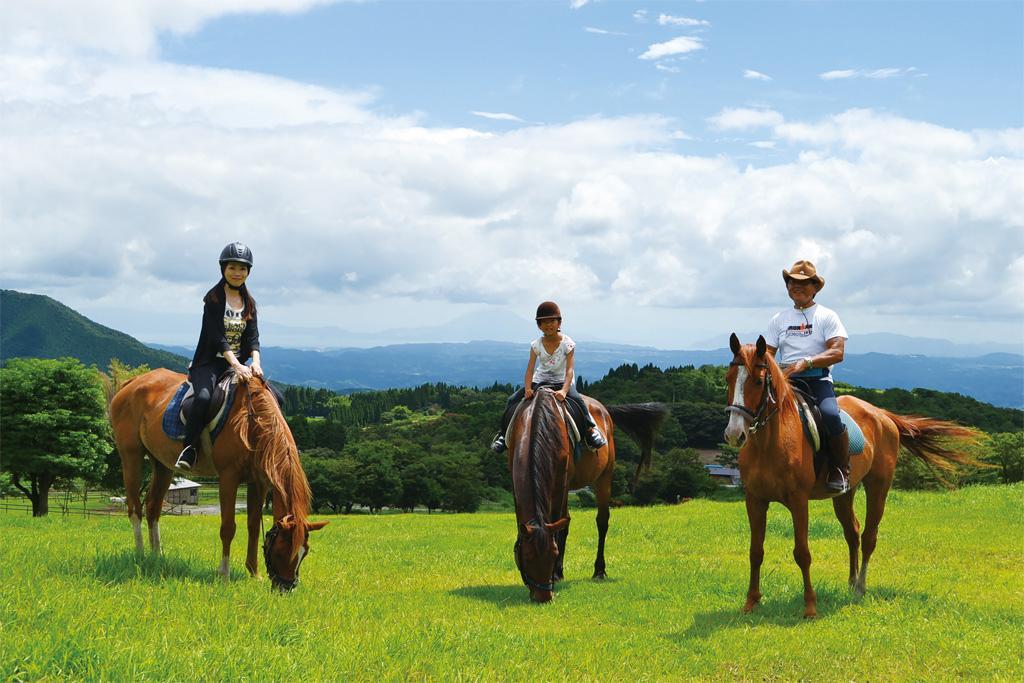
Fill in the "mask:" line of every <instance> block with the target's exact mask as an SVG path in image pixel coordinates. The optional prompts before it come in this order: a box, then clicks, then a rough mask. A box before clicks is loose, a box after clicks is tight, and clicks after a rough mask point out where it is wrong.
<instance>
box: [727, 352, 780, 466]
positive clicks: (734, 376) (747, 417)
mask: <svg viewBox="0 0 1024 683" xmlns="http://www.w3.org/2000/svg"><path fill="white" fill-rule="evenodd" d="M729 349H730V350H731V351H732V353H733V359H732V362H731V363H729V372H728V373H726V375H725V380H726V384H727V386H728V397H727V402H728V405H727V406H726V408H725V410H726V412H728V413H729V424H728V425H727V426H726V428H725V440H726V442H727V443H728V444H729V445H730V446H736V445H742V444H743V443H744V442H745V441H746V440H747V439H748V438H749V437H750V435H751V434H753V433H755V432H756V431H757V430H758V429H760V428H761V427H762V426H764V424H765V422H766V421H767V419H768V418H769V417H770V416H771V414H772V413H773V412H774V410H771V409H773V408H775V407H776V406H777V402H776V399H775V395H774V388H773V387H774V385H773V380H772V366H774V365H775V361H774V360H773V359H772V357H771V354H769V353H767V351H768V343H767V342H766V341H765V340H764V337H763V336H761V337H758V338H757V343H756V344H740V340H739V337H737V336H736V334H735V333H733V334H732V335H731V336H730V337H729ZM770 410H771V412H769V411H770Z"/></svg>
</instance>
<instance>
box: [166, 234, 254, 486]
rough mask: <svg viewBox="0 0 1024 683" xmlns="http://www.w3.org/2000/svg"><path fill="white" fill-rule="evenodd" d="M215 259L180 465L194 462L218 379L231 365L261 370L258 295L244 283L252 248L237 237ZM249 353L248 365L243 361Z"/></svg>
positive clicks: (245, 375)
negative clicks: (215, 275) (215, 270)
mask: <svg viewBox="0 0 1024 683" xmlns="http://www.w3.org/2000/svg"><path fill="white" fill-rule="evenodd" d="M219 261H220V273H221V278H220V281H219V282H218V283H217V284H215V285H214V286H213V287H212V288H211V289H210V291H208V292H207V293H206V296H205V297H203V327H202V329H201V330H200V332H199V343H198V344H197V345H196V352H195V355H194V356H193V357H192V362H191V363H190V364H189V370H188V379H189V381H190V382H191V383H192V387H193V390H194V398H193V400H192V407H191V409H190V410H189V413H188V416H187V420H188V424H186V425H185V448H184V449H182V451H181V454H180V455H179V456H178V461H177V462H176V463H175V467H177V468H179V469H182V470H190V469H192V466H193V465H195V464H196V457H197V456H198V453H197V451H196V447H195V444H197V443H198V442H199V435H200V433H201V432H202V431H203V427H205V426H206V425H205V424H204V422H205V421H206V420H205V418H206V411H207V409H208V408H209V407H210V399H211V398H212V397H213V388H214V386H215V385H216V383H217V379H218V378H219V377H220V376H221V375H223V374H224V373H225V372H227V370H228V369H229V368H232V369H234V371H235V372H236V373H237V374H238V378H239V380H241V381H243V382H246V381H248V380H249V378H251V377H262V376H263V368H262V367H260V332H259V327H258V326H257V323H256V301H255V300H253V298H252V296H251V295H250V294H249V290H248V289H247V288H246V286H245V280H246V278H248V277H249V271H250V269H252V252H251V251H250V250H249V247H247V246H245V245H244V244H242V243H241V242H233V243H231V244H229V245H227V246H226V247H224V249H223V250H221V252H220V259H219ZM250 358H251V359H252V365H251V366H247V365H245V362H246V361H247V360H249V359H250Z"/></svg>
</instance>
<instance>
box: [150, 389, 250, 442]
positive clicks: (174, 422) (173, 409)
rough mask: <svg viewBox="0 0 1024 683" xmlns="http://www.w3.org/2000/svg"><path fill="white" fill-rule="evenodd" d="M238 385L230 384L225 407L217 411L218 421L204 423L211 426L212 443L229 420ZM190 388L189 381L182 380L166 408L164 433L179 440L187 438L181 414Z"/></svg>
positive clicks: (163, 421) (163, 423)
mask: <svg viewBox="0 0 1024 683" xmlns="http://www.w3.org/2000/svg"><path fill="white" fill-rule="evenodd" d="M237 386H238V385H237V384H234V383H232V384H231V385H230V388H229V389H228V393H227V396H226V397H225V398H224V408H223V410H220V411H219V412H218V413H217V418H216V421H215V422H214V423H212V424H210V425H204V427H206V426H209V428H210V442H211V443H212V442H214V441H216V439H217V435H218V434H220V430H221V429H223V428H224V424H225V423H226V422H227V421H228V414H229V413H230V412H231V405H232V404H233V403H234V402H235V389H236V387H237ZM188 389H189V384H188V382H182V383H181V386H180V387H178V390H177V391H176V392H174V396H173V397H171V402H170V403H168V404H167V409H166V410H164V416H163V420H162V423H161V424H162V426H163V429H164V434H166V435H167V436H169V437H170V438H172V439H175V440H177V441H183V440H184V439H185V421H184V420H183V419H182V415H181V402H182V401H184V400H185V395H186V394H187V393H188Z"/></svg>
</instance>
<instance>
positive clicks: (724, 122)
mask: <svg viewBox="0 0 1024 683" xmlns="http://www.w3.org/2000/svg"><path fill="white" fill-rule="evenodd" d="M708 122H709V123H710V124H711V126H712V127H713V128H716V129H718V130H746V129H748V128H765V127H770V126H777V125H779V124H781V123H782V122H783V118H782V114H780V113H779V112H777V111H774V110H772V109H742V108H741V109H730V108H726V109H723V110H722V111H720V112H719V113H718V114H716V115H714V116H712V117H711V118H709V119H708Z"/></svg>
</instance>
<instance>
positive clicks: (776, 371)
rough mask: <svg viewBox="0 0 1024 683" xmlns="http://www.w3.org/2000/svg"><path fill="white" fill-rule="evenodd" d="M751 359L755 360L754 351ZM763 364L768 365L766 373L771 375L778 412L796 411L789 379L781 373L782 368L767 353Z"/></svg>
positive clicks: (771, 355) (772, 356) (755, 354)
mask: <svg viewBox="0 0 1024 683" xmlns="http://www.w3.org/2000/svg"><path fill="white" fill-rule="evenodd" d="M753 358H754V359H756V358H757V351H754V353H753ZM764 362H765V363H766V364H767V365H768V372H770V373H771V375H772V384H773V385H774V386H775V400H776V401H777V402H778V405H779V412H780V413H781V412H784V411H794V412H795V411H796V404H795V403H794V401H793V385H792V384H790V382H789V378H788V377H786V374H785V373H784V372H782V368H781V367H780V366H779V364H778V362H777V361H776V360H775V356H774V355H773V354H770V353H768V352H767V351H766V352H765V354H764Z"/></svg>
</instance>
